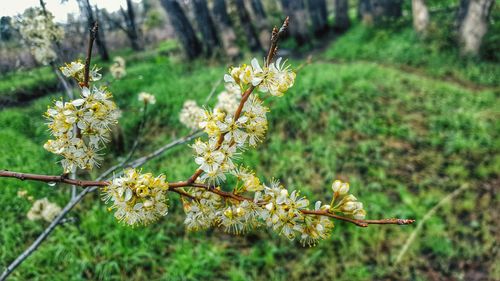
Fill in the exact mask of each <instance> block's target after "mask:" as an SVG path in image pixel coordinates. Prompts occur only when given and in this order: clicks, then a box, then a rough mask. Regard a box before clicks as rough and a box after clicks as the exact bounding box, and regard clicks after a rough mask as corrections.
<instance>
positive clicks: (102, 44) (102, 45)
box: [77, 0, 109, 61]
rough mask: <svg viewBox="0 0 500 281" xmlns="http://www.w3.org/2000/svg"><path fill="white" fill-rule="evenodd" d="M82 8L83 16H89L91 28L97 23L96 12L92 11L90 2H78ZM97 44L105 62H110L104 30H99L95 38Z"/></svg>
mask: <svg viewBox="0 0 500 281" xmlns="http://www.w3.org/2000/svg"><path fill="white" fill-rule="evenodd" d="M77 1H78V4H79V6H80V10H81V11H82V14H85V15H86V16H87V25H88V26H89V28H91V27H92V26H93V25H94V22H95V21H96V18H95V17H94V11H92V6H90V2H89V0H77ZM95 43H96V45H97V51H98V52H99V55H100V56H101V59H102V60H104V61H109V53H108V47H107V46H106V40H105V31H104V28H99V31H98V32H97V36H96V38H95Z"/></svg>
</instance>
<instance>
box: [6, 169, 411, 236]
mask: <svg viewBox="0 0 500 281" xmlns="http://www.w3.org/2000/svg"><path fill="white" fill-rule="evenodd" d="M0 177H10V178H17V179H19V180H34V181H42V182H59V183H65V184H72V185H76V186H80V187H91V186H108V185H110V182H109V181H87V180H78V179H68V178H64V177H63V176H48V175H37V174H27V173H17V172H10V171H6V170H0ZM181 187H197V188H204V189H205V190H207V191H209V192H212V193H215V194H217V195H219V196H221V197H224V198H227V199H232V200H236V201H239V202H241V201H249V202H252V201H253V199H252V198H249V197H244V196H241V195H237V194H235V193H232V192H227V191H223V190H220V189H217V188H214V187H212V186H209V185H206V184H201V183H189V182H187V181H180V182H172V183H169V189H168V191H170V192H175V193H178V194H179V195H181V196H184V197H188V198H190V199H193V200H196V199H197V198H196V197H194V196H193V195H191V194H189V193H187V192H185V191H183V190H181V189H179V188H181ZM301 212H302V213H303V214H305V215H315V216H327V217H331V218H335V219H339V220H343V221H346V222H350V223H353V224H355V225H357V226H361V227H367V226H368V225H369V224H398V225H405V224H412V223H413V222H415V220H412V219H396V218H394V219H381V220H358V219H351V218H348V217H345V216H340V215H336V214H332V213H330V212H327V211H312V210H301Z"/></svg>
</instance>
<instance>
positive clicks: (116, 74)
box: [109, 57, 127, 79]
mask: <svg viewBox="0 0 500 281" xmlns="http://www.w3.org/2000/svg"><path fill="white" fill-rule="evenodd" d="M113 61H114V63H113V64H112V65H111V67H110V68H109V72H111V76H113V78H115V79H122V78H123V76H125V75H127V71H126V70H125V59H124V58H122V57H115V58H114V59H113Z"/></svg>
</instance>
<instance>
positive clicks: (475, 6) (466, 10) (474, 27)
mask: <svg viewBox="0 0 500 281" xmlns="http://www.w3.org/2000/svg"><path fill="white" fill-rule="evenodd" d="M493 3H494V1H493V0H462V1H460V6H459V12H458V16H459V42H460V44H461V51H462V54H468V55H477V54H478V53H479V49H480V47H481V42H482V40H483V37H484V35H485V34H486V32H487V31H488V20H489V16H490V12H491V8H492V7H493Z"/></svg>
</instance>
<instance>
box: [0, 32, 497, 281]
mask: <svg viewBox="0 0 500 281" xmlns="http://www.w3.org/2000/svg"><path fill="white" fill-rule="evenodd" d="M360 42H365V43H364V44H361V43H360ZM415 44H420V43H418V41H417V39H416V38H413V35H412V34H411V32H410V31H408V30H402V31H401V32H400V33H397V34H391V33H390V32H384V31H375V30H370V31H366V30H364V29H362V28H361V27H358V26H357V27H355V28H354V29H353V30H352V31H350V32H348V33H347V34H346V35H345V36H344V37H341V38H340V39H339V40H338V41H337V42H336V43H335V44H333V45H332V46H331V47H330V48H329V49H328V50H327V52H326V55H325V56H324V57H320V59H318V63H313V64H312V65H309V66H306V67H305V68H304V69H302V70H301V71H300V72H299V73H298V75H297V81H296V85H295V86H294V87H293V88H292V89H291V90H290V91H289V92H288V93H287V94H286V96H285V97H283V98H281V99H275V98H273V99H270V98H269V99H267V100H266V102H268V103H269V104H270V105H271V108H272V111H271V113H270V114H269V115H268V117H269V121H270V123H269V130H270V132H269V135H268V136H267V140H266V141H265V142H264V144H263V145H262V146H260V147H259V148H258V149H257V151H249V152H248V154H246V155H245V157H244V159H242V161H243V162H244V163H246V164H248V165H251V166H253V167H255V169H256V171H257V173H258V174H259V176H260V177H261V179H263V180H264V179H265V180H267V181H269V180H270V179H271V178H272V177H276V178H278V179H280V180H282V182H283V183H284V184H285V185H287V186H291V187H296V188H298V189H301V190H302V191H303V192H304V193H305V194H307V195H308V196H310V197H311V198H312V199H317V200H323V201H325V200H328V199H329V198H328V196H329V195H328V194H329V186H330V184H331V182H332V180H333V179H336V178H342V179H345V180H349V181H350V182H351V188H352V190H353V192H355V193H356V194H357V195H358V197H359V198H360V199H361V200H362V201H363V202H364V203H365V206H366V210H367V212H368V217H369V218H382V217H412V218H416V219H417V220H419V219H422V217H423V216H424V214H425V213H426V212H427V211H428V210H429V209H431V208H432V207H433V206H434V205H435V204H436V203H437V202H439V201H440V200H441V199H442V198H443V197H444V196H446V195H447V194H449V193H450V192H452V191H453V190H455V189H457V188H459V187H460V186H462V185H464V184H466V185H469V186H470V189H469V190H468V191H466V192H465V193H464V194H462V195H460V196H458V197H456V198H455V199H454V201H453V202H452V203H451V204H448V205H446V206H444V207H443V208H442V209H440V210H438V212H437V213H436V214H435V215H434V216H433V217H432V218H431V219H430V220H429V221H427V222H426V224H425V225H424V227H423V229H422V231H421V232H420V233H419V235H417V239H416V240H415V242H414V243H413V244H412V245H411V246H410V248H409V251H408V252H407V254H406V256H405V257H404V259H403V260H402V263H401V264H400V265H398V266H397V267H393V266H392V262H393V260H394V258H395V256H396V255H397V254H398V252H399V250H400V249H401V247H402V245H403V243H404V242H405V240H406V239H407V238H408V236H409V235H410V233H411V231H412V230H414V229H415V227H414V226H406V227H399V226H370V227H369V228H366V229H361V228H358V227H355V226H353V225H350V224H347V223H344V222H336V228H335V230H334V235H333V237H332V238H331V239H330V240H328V241H323V242H322V243H320V244H319V245H318V246H317V247H316V248H302V246H300V245H299V244H298V243H293V242H289V241H287V240H285V239H280V238H278V237H276V236H274V235H272V234H269V233H268V232H266V231H256V232H252V233H250V234H248V235H245V236H240V237H238V236H236V237H234V236H229V235H226V234H224V233H223V232H222V231H221V230H219V229H214V230H209V231H205V232H200V233H186V232H185V230H184V228H183V226H182V222H183V212H182V207H181V204H180V202H179V200H178V197H176V196H175V195H173V196H171V205H172V206H171V208H170V213H169V214H168V216H167V217H165V218H163V219H161V220H160V221H159V222H158V223H157V224H154V225H151V226H149V227H138V228H133V229H131V228H128V227H125V226H121V225H119V224H117V223H116V221H115V219H114V218H113V216H112V214H111V213H109V212H108V211H107V210H106V207H105V205H104V204H103V203H102V202H101V201H100V198H99V196H98V195H97V194H95V195H89V196H88V198H87V199H86V200H84V201H83V202H82V203H80V204H79V205H78V206H77V207H76V208H75V210H73V211H72V212H71V213H70V214H69V217H70V218H73V219H74V222H68V223H66V224H64V225H61V226H59V227H58V228H57V229H56V230H55V231H54V233H53V235H52V236H50V238H49V239H48V240H47V241H45V242H44V243H43V244H42V246H41V247H40V249H39V250H38V251H37V252H35V253H34V254H33V255H32V256H31V257H30V258H28V259H27V260H26V262H25V263H24V264H23V265H22V266H21V267H20V268H19V269H18V270H17V271H15V272H14V274H13V275H12V280H45V279H50V280H67V279H68V276H71V279H72V280H84V279H85V280H86V279H91V280H123V279H127V280H144V279H151V280H200V279H206V280H331V279H335V280H380V279H399V280H401V279H405V280H408V279H412V280H413V279H418V278H420V279H419V280H426V279H428V278H431V276H434V278H435V277H436V276H438V277H437V278H441V279H444V278H455V279H459V278H463V276H469V275H468V274H475V273H476V272H482V273H483V274H488V273H491V279H498V278H499V277H500V276H498V274H499V273H498V270H496V271H495V268H494V266H495V257H494V252H493V248H494V246H495V243H496V242H495V241H496V237H495V225H496V221H497V220H498V217H497V215H496V214H497V210H496V206H497V205H498V195H496V193H495V186H498V170H499V166H500V157H498V155H497V154H498V150H499V148H500V143H499V141H498V139H499V136H498V132H500V124H499V123H498V122H497V121H496V120H498V117H499V114H498V110H497V108H499V104H498V93H497V92H495V91H494V90H491V89H489V88H486V87H480V86H479V85H481V84H483V85H493V84H494V83H497V82H498V81H497V80H496V79H498V75H493V74H492V75H491V76H488V73H498V66H495V65H491V64H488V63H477V64H472V63H469V62H465V63H464V62H461V61H460V60H459V59H458V57H457V56H455V55H454V54H451V53H449V52H444V53H442V52H441V51H438V50H434V51H430V50H429V49H427V48H425V49H423V50H419V48H417V47H415ZM169 46H170V43H166V44H165V45H163V47H162V48H167V47H168V48H170V47H169ZM134 56H135V55H134ZM332 58H335V59H339V58H340V59H342V60H343V61H344V62H342V63H336V62H332V61H331V59H332ZM363 60H364V61H363ZM366 60H370V61H372V62H367V61H366ZM387 62H388V63H387ZM300 63H301V62H300V61H292V64H293V65H298V64H300ZM400 63H408V64H411V65H414V66H418V67H420V70H419V71H414V70H406V69H404V68H401V67H398V66H394V65H393V64H400ZM458 66H461V67H460V69H459V68H458ZM224 71H225V67H223V66H220V65H217V66H211V67H207V66H206V62H203V61H195V62H192V63H190V64H183V63H180V62H173V61H172V60H171V59H168V58H165V57H161V56H144V57H141V58H132V57H131V56H129V57H127V76H126V77H125V78H124V79H122V80H117V81H113V79H112V78H111V76H110V75H109V74H107V69H106V68H105V69H104V70H103V72H104V74H105V75H104V78H103V79H104V80H105V81H112V83H111V84H110V90H111V91H112V92H113V93H114V96H115V100H116V102H117V104H118V105H119V107H120V108H121V109H122V111H123V116H122V118H121V120H120V127H121V130H122V131H123V133H124V135H125V136H126V143H125V146H126V147H127V148H130V146H131V145H132V142H133V137H132V136H134V135H135V133H136V131H137V127H138V124H139V118H140V117H139V116H140V114H139V110H140V107H141V105H140V104H139V102H138V101H137V94H138V92H140V91H146V92H150V93H152V94H154V95H155V96H156V98H157V103H156V104H155V105H153V106H151V107H150V114H149V122H148V123H147V126H146V129H145V137H144V139H142V141H141V144H140V146H139V151H138V152H137V154H136V155H141V154H144V153H147V152H150V151H152V150H153V149H154V148H156V147H158V146H160V145H162V144H164V143H166V142H168V141H169V140H171V139H175V138H176V137H179V136H182V135H184V134H185V133H187V132H188V130H187V129H185V128H183V127H182V126H181V124H180V123H179V121H178V113H179V111H180V109H181V108H182V104H183V102H184V101H185V100H186V99H194V100H196V101H197V102H198V103H199V104H203V102H204V100H205V98H206V96H207V95H208V93H209V91H210V89H211V87H212V85H213V84H214V83H215V82H216V81H217V80H218V79H221V78H222V75H223V73H224ZM448 71H451V73H453V75H455V76H454V77H456V78H457V79H464V80H465V79H467V81H468V82H467V84H464V83H461V82H458V81H455V80H446V79H435V78H433V77H430V75H433V76H436V77H445V76H447V75H449V72H448ZM489 71H492V72H489ZM19 79H21V78H19ZM2 82H3V81H2ZM218 90H222V85H220V86H219V88H218ZM55 97H57V95H53V96H49V97H44V98H41V99H38V100H36V101H33V102H32V103H30V104H29V105H26V106H23V107H13V108H8V109H4V110H2V111H0V124H1V127H2V128H1V129H2V130H1V133H0V151H2V153H1V154H0V167H2V168H8V169H11V170H15V171H23V172H38V173H50V174H58V173H60V172H61V167H60V165H58V164H56V163H55V162H56V161H57V158H56V157H55V156H53V155H51V154H50V153H48V152H46V151H45V150H44V149H43V148H42V144H43V143H44V142H45V140H46V139H47V138H48V132H47V130H46V127H45V126H44V122H45V120H44V119H43V117H42V113H43V111H44V110H46V106H47V104H48V103H50V101H51V100H52V99H53V98H55ZM213 103H214V100H212V101H211V102H210V104H213ZM110 146H111V147H113V146H114V144H111V145H110ZM110 150H111V152H112V153H113V154H111V155H107V156H106V157H107V158H106V161H104V164H103V167H102V168H101V169H102V170H104V169H105V168H107V167H108V166H109V165H111V164H112V163H114V162H116V161H117V159H116V158H117V157H120V156H122V155H120V154H119V152H117V151H114V150H113V149H110ZM195 168H196V165H195V163H194V162H193V160H192V157H191V150H190V149H189V148H188V147H187V146H183V147H178V148H176V149H173V150H171V151H169V152H168V153H167V154H166V155H165V156H162V157H160V158H158V159H156V160H154V161H151V162H149V163H148V164H146V165H145V166H144V167H143V169H144V170H145V171H153V172H154V173H160V172H163V173H165V174H166V175H167V178H168V179H169V180H180V179H184V178H186V177H187V176H189V175H190V174H191V173H192V171H193V170H194V169H195ZM97 173H98V171H94V172H92V174H93V175H95V174H97ZM81 176H82V177H86V176H87V175H85V174H82V175H81ZM0 185H1V186H2V193H1V194H0V206H2V207H3V209H2V220H0V228H1V229H2V231H1V232H0V267H1V268H3V267H4V266H6V265H7V264H8V263H9V262H11V261H12V260H13V259H14V258H15V257H16V256H17V255H18V254H19V253H20V252H21V251H22V250H23V249H24V248H25V247H26V246H27V245H28V244H29V243H31V242H32V241H33V240H34V239H35V238H36V236H37V235H38V234H39V233H40V232H41V231H42V229H43V228H44V226H46V223H45V222H31V221H29V220H27V219H26V213H27V211H28V210H29V208H30V203H29V202H28V201H27V200H26V199H23V198H18V197H17V196H16V193H17V190H19V189H26V190H27V191H28V193H29V195H32V196H34V197H35V198H42V197H48V198H49V199H50V200H51V201H55V202H57V203H58V204H60V205H63V204H64V203H65V202H66V201H67V200H68V196H69V192H68V190H69V188H67V187H63V186H60V187H57V188H49V187H48V186H47V185H46V184H43V183H37V182H28V181H27V182H22V181H17V180H14V179H1V180H0ZM431 274H432V275H431ZM495 274H496V275H495ZM415 276H419V277H418V278H416V277H415Z"/></svg>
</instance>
